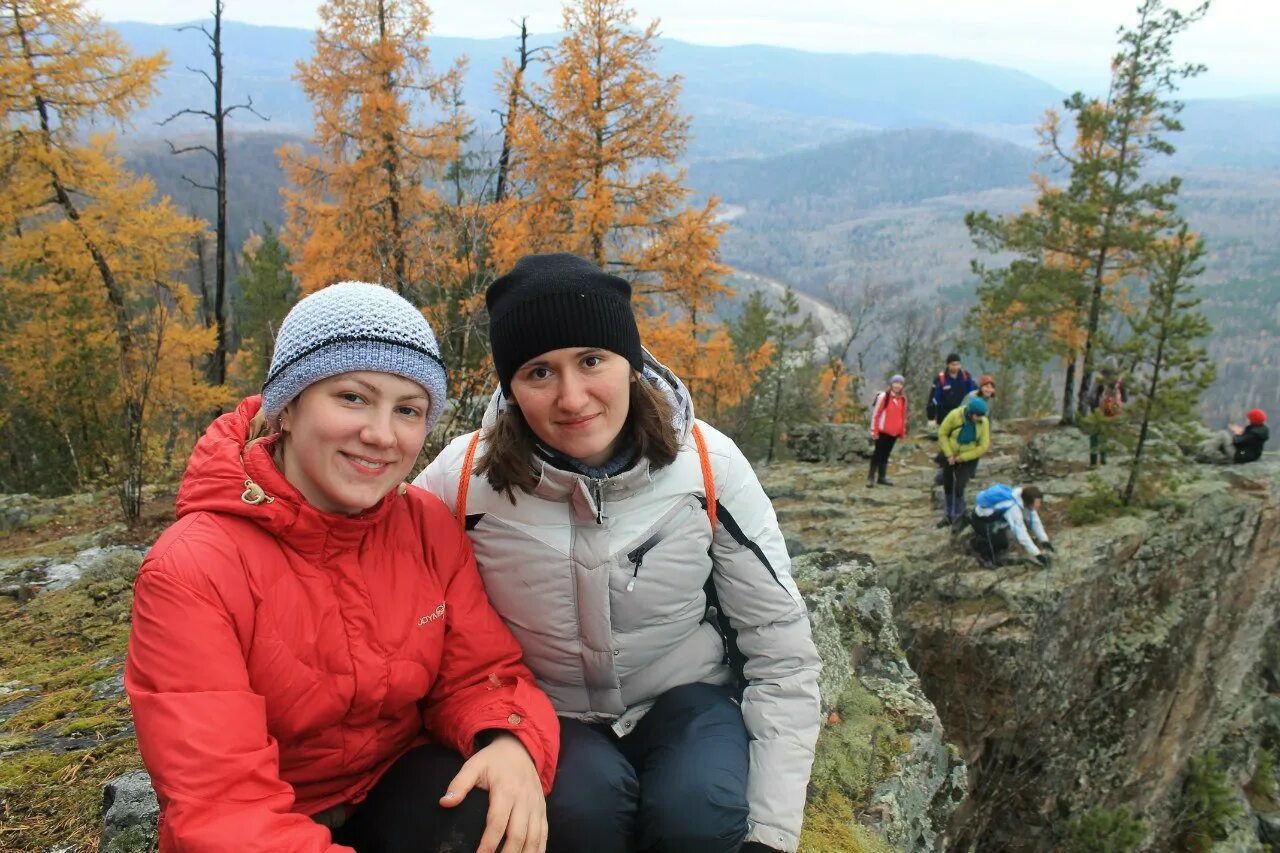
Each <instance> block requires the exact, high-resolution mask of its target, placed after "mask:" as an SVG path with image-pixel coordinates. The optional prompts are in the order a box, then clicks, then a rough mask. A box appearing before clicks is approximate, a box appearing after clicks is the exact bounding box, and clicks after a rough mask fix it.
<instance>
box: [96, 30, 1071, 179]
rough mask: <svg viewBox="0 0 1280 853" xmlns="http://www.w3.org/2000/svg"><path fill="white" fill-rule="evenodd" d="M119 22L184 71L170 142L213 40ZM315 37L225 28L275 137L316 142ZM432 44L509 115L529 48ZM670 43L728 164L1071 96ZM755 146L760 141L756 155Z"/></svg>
mask: <svg viewBox="0 0 1280 853" xmlns="http://www.w3.org/2000/svg"><path fill="white" fill-rule="evenodd" d="M197 23H198V22H197ZM112 26H113V27H115V28H116V29H117V30H119V32H120V33H121V35H122V36H123V37H124V39H125V41H126V42H127V43H128V44H129V45H130V47H131V48H132V49H133V50H135V51H137V52H140V53H154V52H155V51H157V50H165V51H167V52H168V54H169V59H170V63H171V66H170V69H169V72H168V74H167V75H166V77H165V78H164V79H163V80H162V81H161V82H160V86H159V91H158V93H157V96H156V97H155V99H154V100H153V101H152V103H151V104H150V105H149V106H148V107H147V108H146V109H145V110H143V111H142V112H141V113H139V114H138V115H137V116H136V117H135V120H134V131H133V132H134V133H135V134H136V135H138V136H143V137H147V136H157V135H163V134H164V133H165V132H167V131H162V130H161V129H160V128H158V127H156V125H155V122H158V121H160V120H162V119H164V118H165V117H167V116H169V115H171V114H173V113H175V112H177V111H178V110H180V109H182V108H184V107H189V106H192V105H201V104H203V103H204V101H206V100H207V99H208V95H207V91H208V86H207V84H206V83H205V81H204V79H203V78H202V77H200V76H199V75H198V74H195V73H193V72H190V71H187V70H186V69H187V68H188V67H194V68H204V67H206V66H207V65H208V61H209V59H208V50H207V47H206V45H205V43H204V38H203V36H202V35H201V34H200V33H199V32H196V31H193V30H189V29H188V30H182V29H181V26H189V25H179V26H160V25H156V24H142V23H133V22H122V23H114V24H112ZM313 35H314V33H313V32H312V31H310V30H304V29H293V28H288V27H259V26H254V25H251V24H243V23H237V22H224V24H223V42H224V51H225V55H226V59H225V69H226V87H225V94H226V97H227V98H228V99H229V101H230V102H232V103H235V102H240V101H243V100H244V99H246V98H247V97H249V96H252V97H253V100H254V104H255V105H256V106H257V107H258V108H259V109H260V110H261V111H262V112H264V113H265V114H267V115H270V116H271V130H273V131H276V132H286V133H294V132H306V131H307V130H308V129H309V128H310V125H311V111H310V106H309V105H308V103H307V102H306V99H305V98H304V97H303V94H302V90H301V87H300V86H299V85H298V84H297V83H296V82H295V81H294V80H293V79H292V75H293V73H294V70H295V66H296V63H297V62H298V60H300V59H304V58H306V57H308V56H310V55H311V52H312V38H313ZM556 39H557V36H556V35H554V34H543V35H534V36H531V37H530V44H532V45H551V44H554V43H555V41H556ZM427 41H428V44H429V45H430V46H431V49H432V66H433V68H434V69H436V70H440V69H443V68H446V67H448V66H449V65H451V64H452V63H453V62H454V61H456V60H457V59H458V58H459V57H461V56H466V57H467V69H466V73H465V78H464V79H465V83H464V92H465V97H466V100H467V103H468V106H469V108H470V111H471V113H472V115H473V116H474V117H475V118H476V119H477V121H479V122H481V123H482V124H485V125H491V124H492V123H493V121H494V119H493V114H492V112H493V111H494V110H496V109H498V108H499V106H500V99H499V98H498V95H497V93H496V91H495V82H496V76H495V75H496V73H497V71H498V69H499V68H500V67H501V63H502V59H503V57H505V56H511V55H513V54H514V51H515V48H516V40H515V38H514V37H512V38H499V39H474V38H451V37H444V36H431V37H429V38H428V40H427ZM660 46H661V50H660V52H659V53H658V58H657V69H658V71H659V72H660V73H661V74H663V75H664V76H670V75H675V74H678V75H680V76H681V77H682V86H683V92H682V107H683V109H684V110H685V111H686V112H689V113H691V114H692V115H693V116H694V133H695V137H696V140H695V151H694V152H693V153H694V156H695V157H705V156H724V153H725V151H726V150H727V151H728V152H729V153H740V154H741V153H754V154H757V155H760V154H771V153H778V152H780V151H782V150H786V149H788V148H792V147H796V146H797V145H805V144H811V143H813V142H819V141H823V140H828V139H831V138H833V137H835V136H840V135H845V134H847V133H848V132H850V131H853V130H858V129H867V128H901V127H916V126H932V127H954V128H967V129H975V128H1025V127H1027V126H1029V125H1030V124H1032V123H1034V122H1035V121H1036V120H1038V117H1039V115H1040V114H1041V113H1042V112H1043V110H1044V108H1045V107H1046V106H1049V105H1052V104H1054V103H1056V102H1058V101H1059V100H1061V97H1062V93H1061V92H1059V91H1058V90H1056V89H1055V88H1053V87H1052V86H1050V85H1049V84H1047V83H1045V82H1043V81H1041V80H1038V79H1036V78H1035V77H1032V76H1031V75H1029V74H1026V73H1024V72H1021V71H1016V70H1013V69H1009V68H1003V67H999V66H995V65H985V64H982V63H979V62H973V61H970V60H956V59H946V58H943V57H938V56H928V55H919V56H905V55H891V54H883V53H863V54H825V53H809V52H805V51H800V50H793V49H789V48H780V47H770V46H763V45H752V46H746V47H713V46H706V45H696V44H690V43H686V42H681V41H676V40H672V39H660ZM535 73H536V70H535ZM704 116H706V120H705V121H704V119H703V117H704ZM234 122H235V123H236V124H237V125H238V126H240V127H241V128H243V129H249V130H252V129H255V128H256V127H258V126H259V124H258V123H257V122H256V120H254V119H252V118H250V117H248V116H245V115H241V116H237V117H236V118H235V119H234ZM181 127H187V128H194V127H195V125H192V124H190V123H188V124H185V125H181V126H180V127H179V129H181ZM744 138H745V139H748V140H754V141H753V142H751V144H749V145H742V144H741V141H742V140H743V139H744Z"/></svg>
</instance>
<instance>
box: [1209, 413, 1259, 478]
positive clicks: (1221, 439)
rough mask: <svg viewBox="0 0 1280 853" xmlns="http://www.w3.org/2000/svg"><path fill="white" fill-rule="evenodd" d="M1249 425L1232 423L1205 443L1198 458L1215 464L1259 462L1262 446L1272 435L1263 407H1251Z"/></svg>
mask: <svg viewBox="0 0 1280 853" xmlns="http://www.w3.org/2000/svg"><path fill="white" fill-rule="evenodd" d="M1247 420H1248V425H1247V426H1240V425H1239V424H1230V425H1229V426H1228V427H1227V428H1226V429H1225V430H1223V431H1222V432H1220V433H1217V434H1216V435H1214V436H1213V437H1212V438H1210V439H1209V440H1208V441H1206V442H1205V443H1204V445H1203V446H1201V448H1200V452H1199V453H1198V454H1197V456H1196V458H1197V459H1199V460H1200V461H1202V462H1210V463H1214V464H1223V465H1225V464H1228V463H1235V464H1237V465H1238V464H1242V463H1245V462H1257V461H1258V460H1259V459H1261V458H1262V448H1263V446H1264V445H1265V444H1266V443H1267V439H1269V438H1270V437H1271V430H1270V429H1269V428H1268V427H1267V413H1266V412H1264V411H1262V409H1250V410H1249V414H1248V416H1247Z"/></svg>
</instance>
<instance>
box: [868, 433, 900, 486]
mask: <svg viewBox="0 0 1280 853" xmlns="http://www.w3.org/2000/svg"><path fill="white" fill-rule="evenodd" d="M897 443H898V437H897V436H896V435H885V434H884V433H880V435H879V436H877V437H876V446H875V450H873V451H871V470H870V471H868V472H867V476H868V477H875V478H876V479H878V480H883V479H884V475H885V471H887V470H888V468H889V454H890V453H892V452H893V446H894V445H895V444H897Z"/></svg>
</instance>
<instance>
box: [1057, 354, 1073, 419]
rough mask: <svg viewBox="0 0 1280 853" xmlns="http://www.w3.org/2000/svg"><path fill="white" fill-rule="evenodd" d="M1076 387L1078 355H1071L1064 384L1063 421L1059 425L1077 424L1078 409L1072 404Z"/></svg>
mask: <svg viewBox="0 0 1280 853" xmlns="http://www.w3.org/2000/svg"><path fill="white" fill-rule="evenodd" d="M1075 386H1076V355H1075V353H1072V354H1071V358H1070V359H1069V360H1068V361H1067V375H1066V378H1065V379H1064V380H1063V382H1062V420H1060V421H1059V422H1058V423H1060V424H1062V425H1063V426H1069V425H1070V424H1073V423H1075V417H1076V407H1075V406H1074V405H1073V404H1072V397H1073V396H1074V392H1075Z"/></svg>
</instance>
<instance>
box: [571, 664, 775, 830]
mask: <svg viewBox="0 0 1280 853" xmlns="http://www.w3.org/2000/svg"><path fill="white" fill-rule="evenodd" d="M733 695H734V694H733V692H732V691H731V690H729V688H726V687H716V686H714V685H710V684H685V685H682V686H680V687H675V688H673V689H671V690H668V691H667V692H666V693H664V694H662V696H660V697H658V701H657V702H656V703H655V704H654V706H653V708H652V709H651V710H650V711H649V713H648V714H646V715H645V716H644V718H643V719H642V720H641V721H640V722H639V723H638V724H637V725H636V727H635V730H634V731H632V732H631V733H630V734H628V735H627V736H626V737H622V738H619V737H617V736H616V735H615V734H614V733H613V731H612V729H610V728H609V727H608V726H603V725H587V724H585V723H582V722H579V721H577V720H569V719H564V718H562V719H561V720H560V763H559V766H558V769H557V770H556V781H555V786H554V787H553V788H552V789H551V795H550V796H549V797H548V798H547V821H548V823H549V824H550V834H549V838H548V843H547V850H548V853H636V851H644V853H737V851H738V850H739V848H740V847H741V846H742V842H743V839H744V838H746V835H747V768H748V765H749V762H750V760H749V757H748V752H747V730H746V726H745V725H744V724H743V722H742V711H741V709H740V708H739V707H738V703H737V702H736V701H735V700H734V698H733Z"/></svg>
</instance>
